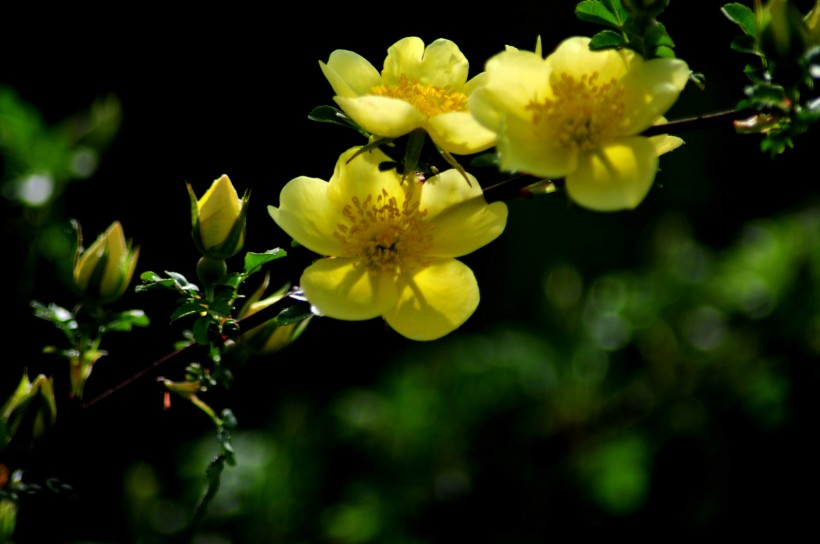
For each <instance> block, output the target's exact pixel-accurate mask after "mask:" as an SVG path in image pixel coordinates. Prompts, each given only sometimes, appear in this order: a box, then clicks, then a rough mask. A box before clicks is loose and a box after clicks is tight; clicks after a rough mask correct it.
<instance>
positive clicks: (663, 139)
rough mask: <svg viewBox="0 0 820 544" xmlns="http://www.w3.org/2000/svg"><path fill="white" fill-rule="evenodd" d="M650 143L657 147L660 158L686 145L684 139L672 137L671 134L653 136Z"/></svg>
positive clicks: (656, 150) (656, 151)
mask: <svg viewBox="0 0 820 544" xmlns="http://www.w3.org/2000/svg"><path fill="white" fill-rule="evenodd" d="M649 141H650V142H652V145H653V146H655V153H657V154H658V156H661V155H663V154H664V153H669V152H670V151H674V150H675V149H677V148H679V147H680V146H682V145H683V144H684V141H683V139H681V138H679V137H677V136H670V135H669V134H659V135H658V136H652V137H651V138H649Z"/></svg>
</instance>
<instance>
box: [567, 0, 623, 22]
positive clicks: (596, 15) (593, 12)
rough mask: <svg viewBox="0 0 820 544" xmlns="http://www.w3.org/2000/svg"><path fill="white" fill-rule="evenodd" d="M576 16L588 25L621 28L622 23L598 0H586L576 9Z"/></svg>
mask: <svg viewBox="0 0 820 544" xmlns="http://www.w3.org/2000/svg"><path fill="white" fill-rule="evenodd" d="M575 16H576V17H578V18H579V19H580V20H582V21H584V22H587V23H595V24H599V25H605V26H611V27H614V28H619V27H620V24H621V21H619V20H618V17H617V16H616V14H614V13H612V12H611V11H610V10H609V9H607V7H606V6H604V5H603V4H602V3H601V2H599V1H598V0H584V1H583V2H579V3H578V5H577V6H576V7H575Z"/></svg>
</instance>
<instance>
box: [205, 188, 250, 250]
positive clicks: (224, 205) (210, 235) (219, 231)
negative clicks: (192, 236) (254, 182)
mask: <svg viewBox="0 0 820 544" xmlns="http://www.w3.org/2000/svg"><path fill="white" fill-rule="evenodd" d="M197 204H198V208H199V233H200V239H201V240H202V245H203V246H204V247H206V248H214V247H217V246H219V245H220V244H222V243H223V242H224V241H225V240H226V239H227V238H228V236H229V235H230V233H231V230H232V229H233V226H234V223H236V220H237V218H238V217H239V212H240V210H241V208H242V206H241V204H240V200H239V195H237V194H236V189H234V186H233V183H231V180H230V179H229V178H228V176H226V175H224V174H223V175H222V176H221V177H220V178H219V179H217V180H216V181H214V182H213V184H211V187H210V188H209V189H208V190H207V191H206V192H205V194H204V195H202V198H200V199H199V201H198V202H197Z"/></svg>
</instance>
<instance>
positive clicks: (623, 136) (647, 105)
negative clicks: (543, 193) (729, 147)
mask: <svg viewBox="0 0 820 544" xmlns="http://www.w3.org/2000/svg"><path fill="white" fill-rule="evenodd" d="M485 73H486V75H487V78H486V82H485V84H484V85H482V86H481V87H480V88H479V89H477V90H476V91H475V92H474V93H473V94H472V95H471V97H470V101H469V107H470V111H471V112H472V113H473V115H475V117H476V118H477V119H478V120H479V121H480V122H481V123H482V124H484V125H485V126H487V127H488V128H490V129H492V130H493V131H495V132H496V133H497V136H498V144H497V148H498V153H499V160H500V163H499V166H500V168H501V169H502V170H505V171H508V172H523V173H527V174H531V175H535V176H542V177H545V178H553V179H557V178H565V181H566V190H567V193H568V194H569V196H570V198H571V199H572V200H573V201H575V202H577V203H578V204H580V205H582V206H584V207H587V208H590V209H594V210H599V211H613V210H621V209H631V208H635V207H636V206H637V205H638V204H640V203H641V202H642V201H643V199H644V197H645V196H646V194H647V193H648V192H649V189H650V188H651V186H652V183H653V181H654V179H655V174H656V173H657V170H658V156H659V155H660V154H662V153H665V152H667V151H670V150H672V149H674V148H676V147H678V146H679V145H680V144H681V143H682V140H680V138H677V137H674V136H666V135H663V136H656V137H653V138H646V137H643V136H640V133H641V132H643V131H644V130H646V129H647V128H649V127H650V126H652V125H654V124H659V123H662V122H664V119H663V117H662V116H663V114H664V113H666V111H667V110H668V109H669V108H670V107H671V106H672V105H673V104H674V102H675V101H676V100H677V98H678V96H679V94H680V92H681V91H682V90H683V88H684V86H685V85H686V82H687V80H688V78H689V68H688V66H687V65H686V63H685V62H684V61H682V60H679V59H668V58H658V59H652V60H648V61H647V60H644V59H643V58H642V57H641V56H640V55H638V54H637V53H635V52H634V51H630V50H621V51H615V50H605V51H590V49H589V38H583V37H573V38H569V39H567V40H565V41H563V42H562V43H561V44H560V45H559V46H558V48H557V49H556V50H555V51H554V52H553V53H552V54H551V55H549V56H548V57H547V58H546V59H544V58H542V57H541V53H540V45H539V47H537V48H536V52H530V51H521V50H518V49H515V48H512V47H508V48H507V49H506V50H505V51H503V52H501V53H499V54H497V55H495V56H494V57H492V58H491V59H490V60H489V61H487V65H486V72H485Z"/></svg>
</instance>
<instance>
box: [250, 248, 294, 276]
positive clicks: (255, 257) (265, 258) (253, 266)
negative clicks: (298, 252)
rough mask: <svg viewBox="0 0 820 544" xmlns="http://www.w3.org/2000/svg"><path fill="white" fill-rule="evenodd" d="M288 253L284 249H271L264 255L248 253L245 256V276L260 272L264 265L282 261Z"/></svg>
mask: <svg viewBox="0 0 820 544" xmlns="http://www.w3.org/2000/svg"><path fill="white" fill-rule="evenodd" d="M286 255H287V252H286V251H285V250H284V249H282V248H278V247H277V248H275V249H269V250H268V251H266V252H264V253H252V252H250V251H249V252H248V253H247V254H246V255H245V274H247V275H250V274H253V273H255V272H258V271H259V269H260V268H262V265H264V264H266V263H269V262H271V261H275V260H276V259H281V258H282V257H284V256H286Z"/></svg>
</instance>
